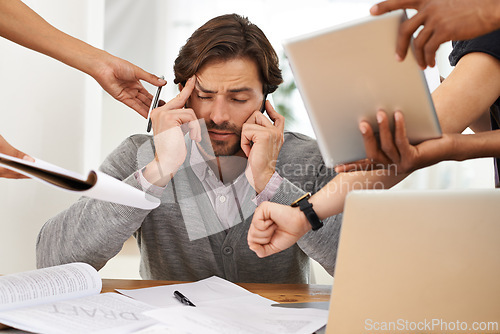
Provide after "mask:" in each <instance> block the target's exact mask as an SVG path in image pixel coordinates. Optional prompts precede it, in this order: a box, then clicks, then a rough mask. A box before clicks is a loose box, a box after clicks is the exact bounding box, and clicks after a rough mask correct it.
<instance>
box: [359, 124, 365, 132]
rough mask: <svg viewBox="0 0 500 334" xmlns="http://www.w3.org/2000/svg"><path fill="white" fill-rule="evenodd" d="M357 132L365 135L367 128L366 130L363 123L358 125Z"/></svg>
mask: <svg viewBox="0 0 500 334" xmlns="http://www.w3.org/2000/svg"><path fill="white" fill-rule="evenodd" d="M359 131H361V133H362V134H366V131H367V128H366V125H365V124H364V123H361V124H360V125H359Z"/></svg>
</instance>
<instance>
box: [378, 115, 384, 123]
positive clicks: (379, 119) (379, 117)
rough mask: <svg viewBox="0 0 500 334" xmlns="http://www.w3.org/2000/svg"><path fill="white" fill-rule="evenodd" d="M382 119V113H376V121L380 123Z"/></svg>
mask: <svg viewBox="0 0 500 334" xmlns="http://www.w3.org/2000/svg"><path fill="white" fill-rule="evenodd" d="M383 120H384V118H383V117H382V114H381V113H377V122H378V123H379V124H380V123H382V121H383Z"/></svg>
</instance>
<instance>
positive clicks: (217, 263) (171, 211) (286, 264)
mask: <svg viewBox="0 0 500 334" xmlns="http://www.w3.org/2000/svg"><path fill="white" fill-rule="evenodd" d="M187 145H188V146H190V145H191V143H190V141H187ZM188 152H190V147H188ZM188 154H189V153H188ZM153 157H154V150H153V149H152V137H151V136H146V135H134V136H131V137H129V138H127V139H126V140H125V141H124V142H123V143H122V144H121V145H120V146H119V147H118V148H116V149H115V150H114V151H113V152H112V153H111V154H110V155H109V156H108V157H107V158H106V160H105V161H104V163H103V164H102V166H101V167H100V170H102V171H103V172H105V173H107V174H109V175H111V176H113V177H115V178H117V179H120V180H123V181H124V182H126V183H128V184H130V185H132V186H134V187H137V188H141V185H140V184H139V183H138V182H137V180H136V178H135V177H134V173H135V172H136V171H137V170H139V169H141V168H142V167H144V166H145V165H146V164H147V163H149V162H150V161H151V160H152V159H153ZM185 161H186V162H185V165H184V166H183V167H182V168H181V169H180V170H179V172H178V173H177V174H176V175H175V177H174V179H173V182H170V184H169V185H168V186H167V188H166V190H165V191H164V193H163V195H162V197H161V200H162V204H161V205H160V206H159V207H158V208H156V209H154V210H141V209H137V208H132V207H128V206H123V205H119V204H113V203H109V202H104V201H99V200H94V199H90V198H86V197H82V198H81V199H80V200H79V201H77V202H76V203H75V204H73V205H72V206H71V207H70V208H69V209H67V210H65V211H63V212H61V213H60V214H58V215H57V216H55V217H54V218H52V219H50V220H49V221H48V222H47V223H46V224H45V225H44V226H43V228H42V230H41V231H40V234H39V236H38V240H37V266H38V267H47V266H52V265H58V264H63V263H68V262H75V261H81V262H86V263H89V264H90V265H92V266H93V267H95V268H96V269H98V270H99V269H100V268H102V267H103V266H104V265H105V264H106V262H107V261H108V260H109V259H111V258H112V257H113V256H115V255H116V254H117V253H118V252H119V251H120V250H121V248H122V246H123V243H124V242H125V241H126V240H127V239H128V238H129V237H130V236H132V235H133V236H134V237H135V238H136V240H137V244H138V246H139V249H140V252H141V263H140V273H141V276H142V277H143V278H144V279H160V280H178V281H196V280H200V279H203V278H206V277H210V276H212V275H217V276H219V277H222V278H224V279H227V280H230V281H233V282H255V283H307V282H308V280H309V257H311V258H313V259H315V260H316V261H318V262H319V263H320V264H321V265H322V266H323V267H324V268H325V269H326V270H327V271H328V272H329V273H331V274H333V270H334V266H335V258H336V252H337V243H338V237H339V232H340V225H341V215H337V216H334V217H330V218H328V219H327V222H326V224H325V227H323V228H322V229H320V230H318V231H316V232H312V231H311V232H309V233H308V234H306V235H305V236H304V237H303V238H302V239H301V240H300V241H299V242H298V243H297V244H296V245H294V246H293V247H291V248H289V249H287V250H285V251H283V252H280V253H278V254H275V255H272V256H270V257H267V258H263V259H260V258H258V257H257V256H256V255H255V253H254V252H253V251H251V250H250V249H249V248H248V245H247V232H248V228H249V226H250V223H251V219H252V216H251V215H250V217H249V218H247V219H246V220H245V221H244V222H242V223H239V224H237V225H235V226H233V227H232V228H230V229H228V230H217V229H215V230H213V227H214V226H215V227H217V226H218V225H219V224H220V222H219V223H218V218H217V215H216V214H215V212H214V211H213V210H210V209H208V210H207V207H210V205H207V203H209V202H207V201H209V199H208V197H207V196H204V194H203V192H204V189H203V186H202V184H201V183H200V181H199V180H198V178H197V177H196V176H195V175H194V174H193V171H192V170H191V168H190V166H189V165H187V164H188V162H189V156H188V157H187V158H186V160H185ZM276 170H277V172H278V173H279V174H280V175H281V176H282V177H283V178H284V181H283V182H282V183H281V185H280V187H279V188H278V190H277V192H276V194H275V195H274V197H273V198H272V201H273V202H276V203H281V204H285V205H290V203H291V202H293V201H294V200H295V199H297V198H298V197H299V196H300V195H302V194H304V193H305V192H307V191H310V192H312V193H314V192H316V191H318V190H319V189H320V188H322V187H323V186H324V185H325V184H326V183H327V182H328V181H330V180H331V179H332V178H333V177H334V175H335V172H334V171H333V170H332V169H328V168H326V167H325V166H324V163H323V160H322V158H321V155H320V152H319V149H318V146H317V144H316V141H314V140H312V139H311V138H309V137H306V136H304V135H301V134H296V133H291V132H285V142H284V144H283V147H282V149H281V152H280V155H279V158H278V162H277V165H276ZM247 202H248V201H247V200H245V202H244V203H247ZM181 206H182V208H181ZM201 207H203V208H204V212H203V213H200V212H199V208H201ZM242 209H243V210H244V211H245V210H247V209H248V208H245V207H243V208H242ZM191 215H195V217H197V218H196V219H194V220H193V219H192V217H191V218H190V217H188V216H191ZM193 224H194V225H196V226H188V225H193ZM193 228H195V229H198V231H202V233H201V235H203V233H205V235H206V237H201V238H193V237H192V235H191V238H190V235H189V233H188V232H189V231H188V230H191V231H192V230H193Z"/></svg>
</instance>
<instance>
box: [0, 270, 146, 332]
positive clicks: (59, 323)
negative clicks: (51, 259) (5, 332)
mask: <svg viewBox="0 0 500 334" xmlns="http://www.w3.org/2000/svg"><path fill="white" fill-rule="evenodd" d="M101 288H102V281H101V278H100V277H99V274H98V273H97V271H96V270H95V269H94V268H93V267H91V266H90V265H88V264H86V263H70V264H64V265H60V266H55V267H50V268H44V269H38V270H33V271H28V272H24V273H19V274H12V275H6V276H1V277H0V323H2V324H5V325H8V326H11V327H14V328H18V329H22V330H26V331H30V332H36V333H93V332H99V333H132V332H134V331H137V330H140V329H143V328H146V327H148V326H151V325H152V324H154V323H155V321H154V320H152V319H151V318H149V317H147V316H144V315H142V312H144V311H149V310H152V309H154V307H152V306H150V305H147V304H145V303H142V302H140V301H136V300H133V299H131V298H128V297H125V296H123V295H120V294H117V293H104V294H100V292H101Z"/></svg>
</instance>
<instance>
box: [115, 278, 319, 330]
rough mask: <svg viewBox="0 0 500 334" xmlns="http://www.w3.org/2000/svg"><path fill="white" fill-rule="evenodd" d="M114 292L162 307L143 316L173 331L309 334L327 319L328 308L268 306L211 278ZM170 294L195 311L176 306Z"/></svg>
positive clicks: (231, 286) (255, 295)
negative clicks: (177, 293) (178, 294)
mask: <svg viewBox="0 0 500 334" xmlns="http://www.w3.org/2000/svg"><path fill="white" fill-rule="evenodd" d="M117 291H118V292H120V293H122V294H125V295H127V296H129V297H132V298H135V299H137V300H139V301H142V302H144V303H148V304H150V305H153V306H157V307H162V308H160V309H154V310H151V311H147V312H145V313H144V314H145V315H147V316H150V317H152V318H154V319H156V320H157V321H158V322H160V323H162V324H163V326H165V328H167V329H168V330H172V331H173V332H175V333H185V334H190V333H192V334H195V333H207V334H210V333H214V334H215V333H217V334H220V333H227V334H230V333H231V334H232V333H259V334H266V333H273V334H275V333H287V334H310V333H313V332H314V331H316V330H317V329H319V328H321V327H322V326H324V325H325V324H326V321H327V317H328V311H327V310H318V309H308V308H303V309H292V308H279V307H272V306H271V304H275V303H276V302H275V301H272V300H270V299H267V298H264V297H261V296H259V295H257V294H254V293H251V292H250V291H248V290H245V289H243V288H242V287H240V286H238V285H236V284H233V283H231V282H228V281H226V280H224V279H222V278H219V277H215V276H213V277H210V278H207V279H204V280H201V281H198V282H195V283H185V284H174V285H167V286H159V287H153V288H146V289H137V290H117ZM174 291H180V292H181V293H182V294H183V295H185V296H186V297H188V298H189V300H190V301H192V302H193V304H195V305H196V307H191V306H186V305H183V304H181V303H180V302H179V301H178V300H176V299H175V298H174V295H173V293H174ZM153 332H155V331H152V333H153ZM144 333H147V330H145V331H144ZM167 333H168V332H167Z"/></svg>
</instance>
